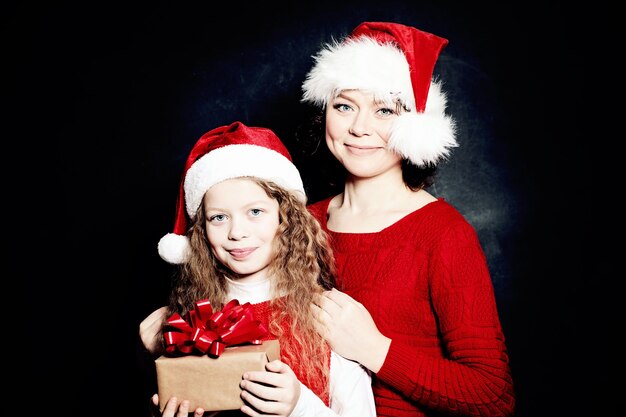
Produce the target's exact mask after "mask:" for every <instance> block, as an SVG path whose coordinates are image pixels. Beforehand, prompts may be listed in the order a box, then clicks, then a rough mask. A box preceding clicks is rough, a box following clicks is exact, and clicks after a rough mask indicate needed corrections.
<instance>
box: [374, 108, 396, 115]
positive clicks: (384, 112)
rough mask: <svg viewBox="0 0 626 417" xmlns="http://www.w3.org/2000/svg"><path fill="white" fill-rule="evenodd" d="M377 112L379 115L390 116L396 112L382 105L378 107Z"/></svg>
mask: <svg viewBox="0 0 626 417" xmlns="http://www.w3.org/2000/svg"><path fill="white" fill-rule="evenodd" d="M378 114H380V115H381V116H391V115H394V114H396V112H395V111H394V110H392V109H390V108H387V107H383V108H380V109H378Z"/></svg>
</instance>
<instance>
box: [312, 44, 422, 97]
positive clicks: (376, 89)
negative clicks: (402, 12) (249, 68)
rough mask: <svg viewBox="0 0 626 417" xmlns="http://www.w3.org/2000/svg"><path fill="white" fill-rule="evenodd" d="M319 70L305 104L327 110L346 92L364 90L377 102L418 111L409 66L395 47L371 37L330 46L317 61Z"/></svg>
mask: <svg viewBox="0 0 626 417" xmlns="http://www.w3.org/2000/svg"><path fill="white" fill-rule="evenodd" d="M314 59H315V62H316V64H315V66H314V67H313V69H312V70H311V71H310V72H309V74H308V75H307V77H306V80H305V81H304V83H303V85H302V89H303V91H304V94H303V97H302V100H303V101H308V102H312V103H314V104H316V105H318V106H322V107H325V106H326V105H327V104H328V102H329V101H331V100H333V99H334V98H335V97H336V96H337V94H339V93H340V92H341V91H342V90H353V89H354V90H363V91H367V92H369V93H371V94H373V95H374V97H375V98H376V99H377V100H381V101H383V102H385V103H391V102H393V101H394V100H396V99H400V100H401V102H402V103H403V104H404V105H405V106H406V107H407V108H408V109H415V97H414V96H413V88H412V87H411V77H410V74H409V64H408V63H407V60H406V58H405V57H404V54H403V53H402V51H400V50H399V49H398V48H397V47H395V46H393V45H392V44H380V43H378V42H377V41H376V40H374V39H372V38H369V37H365V36H364V37H359V38H356V39H347V40H345V41H344V42H342V43H337V42H335V43H332V44H328V45H326V47H325V48H324V49H322V50H321V51H320V52H319V53H318V54H317V55H316V56H315V57H314Z"/></svg>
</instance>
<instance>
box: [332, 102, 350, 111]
mask: <svg viewBox="0 0 626 417" xmlns="http://www.w3.org/2000/svg"><path fill="white" fill-rule="evenodd" d="M333 108H334V109H335V110H339V111H340V112H346V111H350V110H352V107H350V106H348V105H347V104H343V103H337V104H335V105H333Z"/></svg>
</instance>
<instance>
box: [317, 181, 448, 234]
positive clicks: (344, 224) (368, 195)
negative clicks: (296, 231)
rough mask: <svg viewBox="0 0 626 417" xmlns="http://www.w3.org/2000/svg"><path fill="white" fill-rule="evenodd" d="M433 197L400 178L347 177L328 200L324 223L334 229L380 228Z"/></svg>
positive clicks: (434, 199) (355, 230)
mask: <svg viewBox="0 0 626 417" xmlns="http://www.w3.org/2000/svg"><path fill="white" fill-rule="evenodd" d="M433 201H436V198H435V197H434V196H432V195H431V194H430V193H428V192H427V191H425V190H418V191H412V190H411V189H410V188H408V187H407V186H406V185H405V184H404V182H402V181H388V180H387V179H384V178H381V177H376V178H368V179H358V180H355V179H349V180H348V181H346V184H345V187H344V192H343V193H342V194H339V195H337V196H335V198H333V199H332V201H331V202H330V205H329V207H328V221H327V226H328V228H329V229H330V230H332V231H335V232H345V233H373V232H379V231H381V230H382V229H384V228H386V227H388V226H390V225H392V224H393V223H395V222H397V221H398V220H400V219H401V218H403V217H404V216H406V215H407V214H409V213H412V212H414V211H416V210H418V209H420V208H422V207H423V206H425V205H426V204H428V203H431V202H433Z"/></svg>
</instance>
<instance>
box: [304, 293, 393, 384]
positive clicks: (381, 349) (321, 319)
mask: <svg viewBox="0 0 626 417" xmlns="http://www.w3.org/2000/svg"><path fill="white" fill-rule="evenodd" d="M312 308H313V312H314V315H315V317H316V318H317V330H318V332H319V333H320V334H321V335H322V336H323V337H324V339H326V340H327V341H328V343H329V344H330V347H331V348H332V349H333V350H334V351H335V352H336V353H338V354H339V355H341V356H343V357H344V358H346V359H350V360H353V361H357V362H359V363H360V364H361V365H363V366H365V367H366V368H368V369H369V370H370V371H372V372H374V373H376V372H378V371H379V370H380V368H381V367H382V366H383V363H384V362H385V358H386V357H387V352H388V351H389V345H391V339H389V338H388V337H386V336H384V335H383V334H382V333H380V331H378V327H376V323H374V320H373V319H372V316H371V315H370V313H369V311H367V309H366V308H365V307H364V306H363V304H361V303H359V302H358V301H356V300H355V299H354V298H352V297H350V296H349V295H348V294H345V293H343V292H341V291H339V290H336V289H334V288H333V289H332V290H330V291H325V292H324V294H323V295H322V297H320V301H319V305H316V304H313V305H312Z"/></svg>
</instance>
